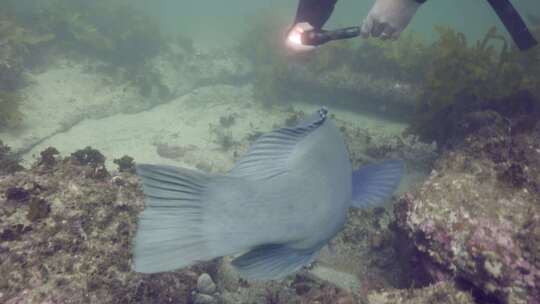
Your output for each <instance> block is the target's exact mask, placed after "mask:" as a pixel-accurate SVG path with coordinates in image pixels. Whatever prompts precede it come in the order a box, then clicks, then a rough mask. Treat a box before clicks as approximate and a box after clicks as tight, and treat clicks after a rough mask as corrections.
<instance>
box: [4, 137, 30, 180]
mask: <svg viewBox="0 0 540 304" xmlns="http://www.w3.org/2000/svg"><path fill="white" fill-rule="evenodd" d="M22 169H24V168H23V167H22V166H21V165H19V160H18V158H17V157H16V156H14V155H13V154H12V153H11V149H10V147H8V146H7V145H4V143H3V142H2V140H0V176H1V175H7V174H11V173H14V172H17V171H20V170H22Z"/></svg>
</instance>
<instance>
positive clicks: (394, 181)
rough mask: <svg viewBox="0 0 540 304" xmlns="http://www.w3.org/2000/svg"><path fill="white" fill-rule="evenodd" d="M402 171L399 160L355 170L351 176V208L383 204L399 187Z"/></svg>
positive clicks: (402, 165) (401, 164) (401, 162)
mask: <svg viewBox="0 0 540 304" xmlns="http://www.w3.org/2000/svg"><path fill="white" fill-rule="evenodd" d="M403 171H404V163H403V161H401V160H386V161H383V162H381V163H377V164H369V165H366V166H363V167H361V168H360V169H358V170H355V171H354V172H353V176H352V189H353V194H352V205H353V207H356V208H366V207H374V206H377V205H380V204H382V203H384V202H385V201H386V200H387V199H388V198H389V197H390V196H391V195H392V193H394V191H395V190H396V189H397V187H398V186H399V182H400V181H401V177H402V176H403Z"/></svg>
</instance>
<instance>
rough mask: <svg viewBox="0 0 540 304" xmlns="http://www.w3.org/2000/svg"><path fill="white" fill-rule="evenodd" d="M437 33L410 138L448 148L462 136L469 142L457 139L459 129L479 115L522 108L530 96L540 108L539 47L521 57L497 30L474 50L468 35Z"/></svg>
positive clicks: (454, 32) (452, 31) (441, 29)
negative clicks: (506, 106) (502, 105)
mask: <svg viewBox="0 0 540 304" xmlns="http://www.w3.org/2000/svg"><path fill="white" fill-rule="evenodd" d="M435 30H436V31H437V32H438V34H439V40H438V41H437V42H435V43H434V44H433V45H432V46H431V50H430V53H431V55H430V57H429V58H430V59H429V61H430V64H429V67H428V69H427V71H426V74H425V76H424V79H423V80H422V86H421V89H420V93H419V95H418V104H417V114H416V116H415V117H414V119H413V121H412V125H411V128H410V129H409V132H412V133H415V134H418V135H419V136H420V138H421V139H423V140H425V141H429V142H430V141H436V142H438V143H439V144H445V143H446V142H447V141H448V140H449V139H452V138H454V137H456V136H458V137H463V136H462V135H460V134H456V133H459V128H458V126H459V124H460V123H461V122H462V121H463V119H464V117H465V116H466V115H467V114H469V113H471V112H473V111H478V110H489V109H495V108H496V105H497V103H498V101H500V100H502V99H504V100H506V102H507V103H514V104H516V103H520V102H521V101H519V100H515V99H516V98H520V99H523V96H524V94H523V92H524V91H526V92H529V93H530V94H525V95H527V96H529V99H531V100H532V101H531V104H534V103H536V104H538V97H540V95H539V94H538V93H539V92H540V91H539V88H540V86H539V85H540V73H539V71H538V69H539V68H538V66H540V51H539V50H538V47H537V48H535V49H532V50H530V51H528V52H524V53H523V52H520V51H519V50H517V48H514V47H512V46H510V44H509V43H508V42H507V41H506V39H505V38H504V37H503V36H502V35H500V34H499V33H497V31H496V28H495V27H493V28H492V29H490V30H489V31H488V32H487V33H486V35H485V37H484V38H483V39H481V40H479V41H477V42H476V43H475V44H473V45H469V44H468V42H467V39H466V38H465V35H464V34H462V33H459V32H456V31H454V30H452V29H450V28H445V27H436V28H435ZM537 108H538V105H537V106H536V109H537ZM495 110H496V109H495ZM499 114H500V115H502V116H503V117H504V116H505V115H506V114H505V113H501V112H500V111H499Z"/></svg>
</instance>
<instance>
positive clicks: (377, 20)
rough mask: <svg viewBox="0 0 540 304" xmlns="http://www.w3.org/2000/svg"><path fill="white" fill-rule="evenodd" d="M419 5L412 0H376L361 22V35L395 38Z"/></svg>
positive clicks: (384, 38)
mask: <svg viewBox="0 0 540 304" xmlns="http://www.w3.org/2000/svg"><path fill="white" fill-rule="evenodd" d="M419 6H420V3H418V2H416V1H414V0H376V1H375V4H374V5H373V7H372V8H371V10H370V11H369V14H368V16H367V17H366V19H365V20H364V23H363V24H362V36H363V37H364V38H367V37H369V36H373V37H380V38H381V39H383V40H386V39H397V38H398V37H399V34H401V32H402V31H403V30H404V29H405V27H407V25H408V24H409V22H410V21H411V19H412V17H413V16H414V14H415V13H416V10H417V9H418V7H419Z"/></svg>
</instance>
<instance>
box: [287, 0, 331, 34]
mask: <svg viewBox="0 0 540 304" xmlns="http://www.w3.org/2000/svg"><path fill="white" fill-rule="evenodd" d="M336 2H337V0H300V1H299V3H298V9H297V10H296V18H295V19H294V23H293V24H298V23H302V22H307V23H309V24H310V25H311V26H312V27H313V28H314V29H315V30H320V29H321V28H322V27H323V25H324V24H325V23H326V21H328V19H329V18H330V15H332V12H333V11H334V6H335V5H336Z"/></svg>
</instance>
